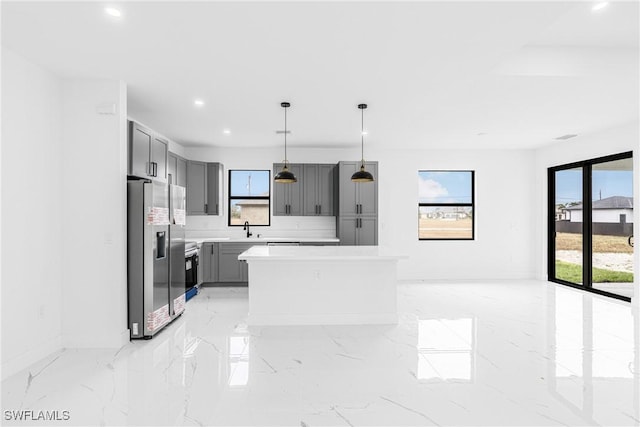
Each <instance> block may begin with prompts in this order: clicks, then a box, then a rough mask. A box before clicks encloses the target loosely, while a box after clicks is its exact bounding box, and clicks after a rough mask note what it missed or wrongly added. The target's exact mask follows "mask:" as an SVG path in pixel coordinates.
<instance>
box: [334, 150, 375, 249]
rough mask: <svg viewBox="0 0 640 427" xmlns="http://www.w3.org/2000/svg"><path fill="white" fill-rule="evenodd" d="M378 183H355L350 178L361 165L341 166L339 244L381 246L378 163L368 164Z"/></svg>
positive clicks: (338, 220) (353, 163) (339, 182)
mask: <svg viewBox="0 0 640 427" xmlns="http://www.w3.org/2000/svg"><path fill="white" fill-rule="evenodd" d="M365 168H366V170H367V171H368V172H370V173H371V174H372V175H373V177H374V179H375V181H374V182H362V183H355V182H353V181H351V175H353V173H354V172H356V171H358V170H359V169H360V162H340V163H338V205H339V206H338V217H337V222H336V229H337V230H336V231H337V234H338V238H339V239H340V244H341V245H344V246H349V245H362V246H365V245H377V244H378V181H377V180H378V162H365Z"/></svg>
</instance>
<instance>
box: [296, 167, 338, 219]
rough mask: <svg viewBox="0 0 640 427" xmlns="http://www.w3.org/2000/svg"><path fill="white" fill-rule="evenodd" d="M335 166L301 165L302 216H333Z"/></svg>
mask: <svg viewBox="0 0 640 427" xmlns="http://www.w3.org/2000/svg"><path fill="white" fill-rule="evenodd" d="M335 168H336V165H333V164H307V163H305V164H304V165H303V180H302V181H303V186H304V193H303V199H304V215H309V216H314V215H315V216H333V215H335V212H334V208H333V200H334V175H335Z"/></svg>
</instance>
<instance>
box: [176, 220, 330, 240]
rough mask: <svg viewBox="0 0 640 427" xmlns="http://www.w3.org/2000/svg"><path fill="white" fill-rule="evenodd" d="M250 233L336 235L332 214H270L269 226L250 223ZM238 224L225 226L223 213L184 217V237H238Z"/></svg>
mask: <svg viewBox="0 0 640 427" xmlns="http://www.w3.org/2000/svg"><path fill="white" fill-rule="evenodd" d="M251 232H252V233H253V235H254V236H257V235H258V234H260V235H261V236H264V237H320V238H331V237H336V217H334V216H272V217H271V225H270V226H257V225H256V226H253V225H252V226H251ZM244 233H245V232H244V231H243V230H242V227H235V226H234V227H229V226H228V225H227V217H226V216H209V215H197V216H194V215H189V216H187V227H186V237H187V238H190V237H191V238H193V237H232V238H233V237H242V236H244Z"/></svg>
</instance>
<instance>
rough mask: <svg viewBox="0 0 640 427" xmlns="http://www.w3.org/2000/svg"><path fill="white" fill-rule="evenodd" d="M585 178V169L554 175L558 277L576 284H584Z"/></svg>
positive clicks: (556, 273)
mask: <svg viewBox="0 0 640 427" xmlns="http://www.w3.org/2000/svg"><path fill="white" fill-rule="evenodd" d="M582 179H583V177H582V168H568V169H561V170H558V171H556V172H555V202H554V218H555V221H554V235H553V238H554V239H555V251H554V257H555V260H554V264H555V265H554V266H555V278H556V279H559V280H562V281H566V282H570V283H572V284H574V285H582V284H583V270H582V264H583V256H582V255H583V254H582V247H583V244H584V242H583V239H582V232H583V230H582V215H581V214H582V212H581V211H579V210H578V209H576V208H578V207H580V206H582Z"/></svg>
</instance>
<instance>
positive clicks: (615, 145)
mask: <svg viewBox="0 0 640 427" xmlns="http://www.w3.org/2000/svg"><path fill="white" fill-rule="evenodd" d="M639 126H640V123H638V122H635V123H629V124H626V125H621V126H618V127H615V128H612V129H608V130H604V131H601V132H597V133H593V134H590V135H584V136H578V137H576V138H574V139H571V140H569V141H564V142H559V143H557V144H551V145H548V146H546V147H543V148H540V149H538V150H536V152H535V164H536V169H535V173H536V189H535V197H536V198H537V200H536V207H537V208H536V215H535V221H536V223H537V228H538V229H539V230H540V232H539V233H537V235H536V242H535V248H536V251H535V256H536V257H537V260H536V276H537V277H538V278H540V279H543V280H546V279H547V240H546V230H547V168H549V167H552V166H560V165H563V164H567V163H572V162H577V161H581V160H588V159H594V158H597V157H602V156H607V155H610V154H617V153H623V152H626V151H633V182H634V188H633V206H634V212H633V223H634V226H633V230H634V235H635V236H637V235H638V227H639V225H638V221H639V220H640V209H639V208H638V200H640V147H639V145H638V144H639V143H638V141H640V132H639ZM628 221H629V222H631V221H630V220H628ZM634 277H635V298H634V299H633V301H632V302H633V304H634V305H636V306H640V251H638V250H637V249H636V250H635V252H634Z"/></svg>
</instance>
